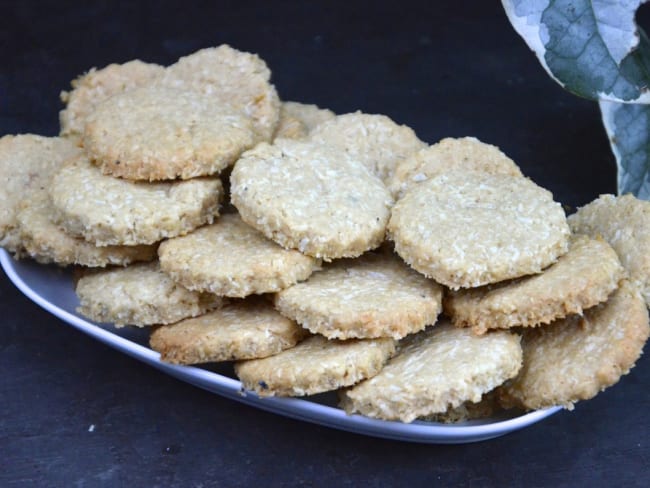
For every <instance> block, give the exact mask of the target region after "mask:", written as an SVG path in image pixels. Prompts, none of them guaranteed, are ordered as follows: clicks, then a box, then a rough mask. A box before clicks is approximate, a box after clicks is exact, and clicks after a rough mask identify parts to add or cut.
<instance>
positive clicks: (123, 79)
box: [59, 59, 164, 138]
mask: <svg viewBox="0 0 650 488" xmlns="http://www.w3.org/2000/svg"><path fill="white" fill-rule="evenodd" d="M163 71H164V68H163V67H162V66H160V65H157V64H151V63H143V62H142V61H140V60H138V59H136V60H133V61H129V62H127V63H124V64H110V65H108V66H106V67H104V68H102V69H96V68H91V69H90V70H89V71H88V72H87V73H84V74H83V75H81V76H79V77H78V78H77V79H75V80H73V81H72V83H71V85H72V90H70V91H69V92H65V91H64V92H61V101H63V102H64V103H65V104H66V108H65V109H63V110H62V111H61V112H60V113H59V119H60V122H61V135H62V136H72V137H76V138H80V137H81V136H82V134H83V131H84V125H85V124H86V118H87V117H88V116H89V115H90V114H91V113H93V111H94V110H95V107H97V105H98V104H99V103H101V102H103V101H104V100H106V99H107V98H109V97H112V96H113V95H117V94H118V93H124V92H126V91H129V90H132V89H134V88H137V87H140V86H144V85H147V84H149V83H151V81H152V80H153V79H154V78H156V77H158V76H160V75H161V74H162V73H163Z"/></svg>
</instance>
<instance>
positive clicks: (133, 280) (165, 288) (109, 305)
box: [76, 261, 223, 327]
mask: <svg viewBox="0 0 650 488" xmlns="http://www.w3.org/2000/svg"><path fill="white" fill-rule="evenodd" d="M76 293H77V296H78V297H79V303H80V306H79V307H78V308H77V312H79V313H80V314H82V315H84V316H86V317H88V318H89V319H91V320H94V321H95V322H113V323H114V324H115V326H116V327H122V326H124V325H135V326H138V327H143V326H147V325H155V324H171V323H174V322H178V321H179V320H181V319H184V318H187V317H196V316H197V315H201V314H203V313H205V312H207V311H208V310H212V309H214V308H218V307H221V306H222V305H223V299H222V298H221V297H218V296H216V295H212V294H209V293H199V292H195V291H190V290H188V289H187V288H185V287H183V286H181V285H179V284H178V283H176V282H174V281H173V280H172V279H171V278H169V277H168V276H167V275H166V274H165V273H163V272H162V271H160V266H159V265H158V262H157V261H154V262H151V263H138V264H133V265H131V266H128V267H126V268H114V269H109V270H102V271H98V272H96V273H92V274H88V275H85V276H83V277H82V278H81V279H79V281H78V282H77V287H76Z"/></svg>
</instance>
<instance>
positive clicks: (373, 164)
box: [309, 112, 426, 182]
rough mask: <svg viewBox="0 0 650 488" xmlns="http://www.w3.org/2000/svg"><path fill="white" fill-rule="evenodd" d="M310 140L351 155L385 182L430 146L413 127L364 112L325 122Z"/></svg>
mask: <svg viewBox="0 0 650 488" xmlns="http://www.w3.org/2000/svg"><path fill="white" fill-rule="evenodd" d="M309 138H310V140H313V141H315V142H318V143H321V144H326V145H329V146H332V147H336V148H339V149H341V150H343V151H345V152H347V153H348V154H349V155H350V156H352V158H354V159H356V160H358V161H361V162H362V163H363V164H365V165H366V167H367V168H368V169H369V170H370V171H371V172H372V173H373V174H374V175H376V176H377V177H379V178H380V179H381V180H382V181H384V182H386V181H388V180H389V179H390V178H391V177H392V175H393V173H394V171H395V168H396V167H397V165H398V164H399V163H400V162H401V161H403V160H404V159H406V158H407V157H409V156H410V155H411V154H413V153H415V152H416V151H419V150H420V149H422V148H424V147H425V146H426V144H425V143H424V142H422V141H421V140H420V139H418V137H417V136H416V135H415V132H413V129H411V128H410V127H407V126H405V125H399V124H396V123H395V122H393V121H392V120H391V119H390V118H388V117H386V116H385V115H376V114H364V113H361V112H355V113H350V114H344V115H338V116H336V117H335V118H333V119H331V120H329V121H326V122H323V123H321V124H319V125H318V126H317V127H315V128H314V130H313V131H312V132H311V133H310V134H309Z"/></svg>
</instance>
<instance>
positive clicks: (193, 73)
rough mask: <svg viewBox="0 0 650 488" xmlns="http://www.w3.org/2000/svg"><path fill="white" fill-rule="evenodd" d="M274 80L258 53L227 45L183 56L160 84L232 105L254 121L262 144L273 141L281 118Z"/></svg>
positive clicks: (170, 68) (171, 67) (166, 73)
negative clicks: (239, 49)
mask: <svg viewBox="0 0 650 488" xmlns="http://www.w3.org/2000/svg"><path fill="white" fill-rule="evenodd" d="M270 80H271V71H270V70H269V68H268V66H267V65H266V63H265V62H264V61H263V60H262V59H261V58H260V57H259V56H258V55H257V54H251V53H247V52H243V51H238V50H236V49H233V48H232V47H230V46H228V45H226V44H224V45H221V46H219V47H215V48H207V49H201V50H200V51H197V52H195V53H193V54H190V55H189V56H185V57H182V58H181V59H179V60H178V62H176V63H175V64H173V65H171V66H169V67H167V68H166V69H165V73H164V74H163V75H162V76H161V77H160V78H159V79H158V80H157V81H156V83H157V84H159V85H160V86H165V87H171V88H178V89H181V90H183V91H196V92H199V93H202V94H204V95H208V96H209V97H210V98H211V99H212V100H214V101H215V102H217V103H227V104H230V105H232V106H233V107H234V108H235V109H237V110H238V111H239V112H240V113H242V114H244V115H246V116H247V117H249V118H250V119H251V121H252V124H253V130H254V132H255V134H256V137H255V142H259V141H270V140H271V138H272V137H273V133H274V132H275V128H276V126H277V124H278V120H279V118H280V99H279V97H278V93H277V91H276V90H275V87H274V86H273V85H272V84H271V82H270Z"/></svg>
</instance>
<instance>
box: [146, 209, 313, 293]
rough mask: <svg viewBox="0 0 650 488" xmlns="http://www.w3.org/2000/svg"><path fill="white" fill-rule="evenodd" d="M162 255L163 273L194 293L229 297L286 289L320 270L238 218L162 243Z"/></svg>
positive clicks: (233, 216)
mask: <svg viewBox="0 0 650 488" xmlns="http://www.w3.org/2000/svg"><path fill="white" fill-rule="evenodd" d="M158 254H159V256H160V266H161V269H162V270H163V271H164V272H165V273H167V274H168V275H170V276H171V277H172V278H173V279H174V280H175V281H178V282H179V283H181V284H182V285H184V286H185V287H187V288H189V289H190V290H199V291H206V292H211V293H214V294H216V295H222V296H228V297H245V296H247V295H252V294H259V293H271V292H275V291H279V290H283V289H284V288H287V287H289V286H291V285H293V284H295V283H297V282H298V281H302V280H306V279H307V278H308V277H309V275H311V274H312V272H313V271H314V269H317V268H318V267H319V265H320V262H319V260H317V259H314V258H311V257H309V256H305V255H304V254H302V253H300V252H298V251H295V250H288V249H284V248H282V247H280V246H278V245H277V244H276V243H275V242H273V241H271V240H269V239H267V238H266V237H264V236H263V235H262V234H261V233H259V232H258V231H256V230H255V229H253V228H252V227H250V226H249V225H247V224H245V223H244V222H242V220H241V218H240V217H239V215H237V214H228V215H223V216H222V217H221V218H219V220H218V221H217V222H215V223H214V224H212V225H208V226H204V227H201V228H200V229H197V230H195V231H193V232H192V233H190V234H188V235H186V236H183V237H176V238H174V239H169V240H167V241H165V242H163V243H162V244H161V245H160V248H159V250H158Z"/></svg>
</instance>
